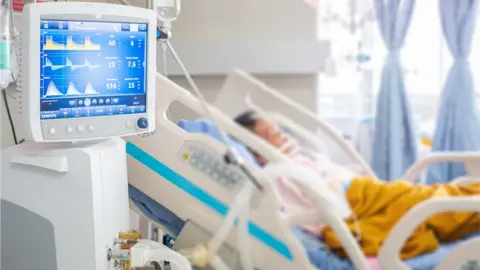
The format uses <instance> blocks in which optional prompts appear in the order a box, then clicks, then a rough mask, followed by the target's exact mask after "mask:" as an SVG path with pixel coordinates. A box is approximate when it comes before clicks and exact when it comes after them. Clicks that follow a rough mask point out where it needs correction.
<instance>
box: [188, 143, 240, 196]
mask: <svg viewBox="0 0 480 270" xmlns="http://www.w3.org/2000/svg"><path fill="white" fill-rule="evenodd" d="M203 148H204V147H202V146H200V145H197V144H196V143H194V142H189V143H187V144H185V145H183V147H182V148H181V149H180V158H181V159H182V160H183V161H184V162H188V163H189V164H190V165H191V166H192V167H193V168H195V169H196V170H199V171H201V172H203V173H204V174H206V175H208V176H210V178H211V179H213V180H215V181H216V182H218V183H219V184H220V185H221V186H223V187H225V188H227V189H236V188H237V186H239V184H240V183H242V182H243V181H244V179H245V176H243V174H242V173H241V172H240V170H239V169H238V168H236V167H233V166H229V165H227V164H225V162H224V161H223V160H222V159H221V158H220V157H218V156H217V155H214V154H212V153H211V152H209V151H206V150H205V149H203Z"/></svg>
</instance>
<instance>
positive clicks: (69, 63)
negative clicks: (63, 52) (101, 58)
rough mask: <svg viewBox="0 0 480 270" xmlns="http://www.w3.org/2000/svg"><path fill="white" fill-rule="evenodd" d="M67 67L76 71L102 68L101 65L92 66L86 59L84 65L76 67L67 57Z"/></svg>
mask: <svg viewBox="0 0 480 270" xmlns="http://www.w3.org/2000/svg"><path fill="white" fill-rule="evenodd" d="M67 66H68V67H70V68H71V69H72V70H76V69H79V68H84V67H88V69H90V70H92V69H95V68H99V67H100V65H91V64H90V62H89V61H88V59H87V58H85V60H84V61H83V64H82V65H74V64H73V63H72V60H70V59H69V58H68V57H67Z"/></svg>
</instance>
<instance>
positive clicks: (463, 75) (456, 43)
mask: <svg viewBox="0 0 480 270" xmlns="http://www.w3.org/2000/svg"><path fill="white" fill-rule="evenodd" d="M478 6H479V1H478V0H439V7H440V20H441V23H442V29H443V35H444V36H445V40H446V42H447V44H448V48H449V50H450V52H451V53H452V55H453V58H454V63H453V66H452V68H451V70H450V72H449V74H448V77H447V81H446V83H445V86H444V89H443V93H442V97H441V103H440V108H439V112H438V116H437V125H436V130H435V135H434V137H433V142H432V143H433V145H432V148H433V151H479V150H480V116H479V112H478V108H477V105H476V98H475V86H474V83H473V78H472V73H471V70H470V65H469V62H468V56H469V55H470V51H471V46H472V39H473V33H474V31H475V23H476V18H477V13H478ZM475 60H476V61H478V59H475ZM463 175H465V168H464V167H463V165H462V164H458V163H442V164H438V165H435V166H432V167H431V168H430V169H429V170H428V178H427V182H428V183H445V182H449V181H452V180H453V179H454V178H456V177H459V176H463Z"/></svg>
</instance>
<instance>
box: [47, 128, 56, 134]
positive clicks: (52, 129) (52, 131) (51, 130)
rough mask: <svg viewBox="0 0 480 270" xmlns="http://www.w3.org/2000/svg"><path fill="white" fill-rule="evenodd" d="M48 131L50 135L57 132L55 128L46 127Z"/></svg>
mask: <svg viewBox="0 0 480 270" xmlns="http://www.w3.org/2000/svg"><path fill="white" fill-rule="evenodd" d="M48 133H49V134H50V135H55V133H57V131H56V130H55V128H49V129H48Z"/></svg>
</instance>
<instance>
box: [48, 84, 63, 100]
mask: <svg viewBox="0 0 480 270" xmlns="http://www.w3.org/2000/svg"><path fill="white" fill-rule="evenodd" d="M45 96H46V97H54V96H63V94H62V92H60V91H58V89H57V86H55V83H53V81H51V82H50V83H49V84H48V87H47V92H46V93H45Z"/></svg>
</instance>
